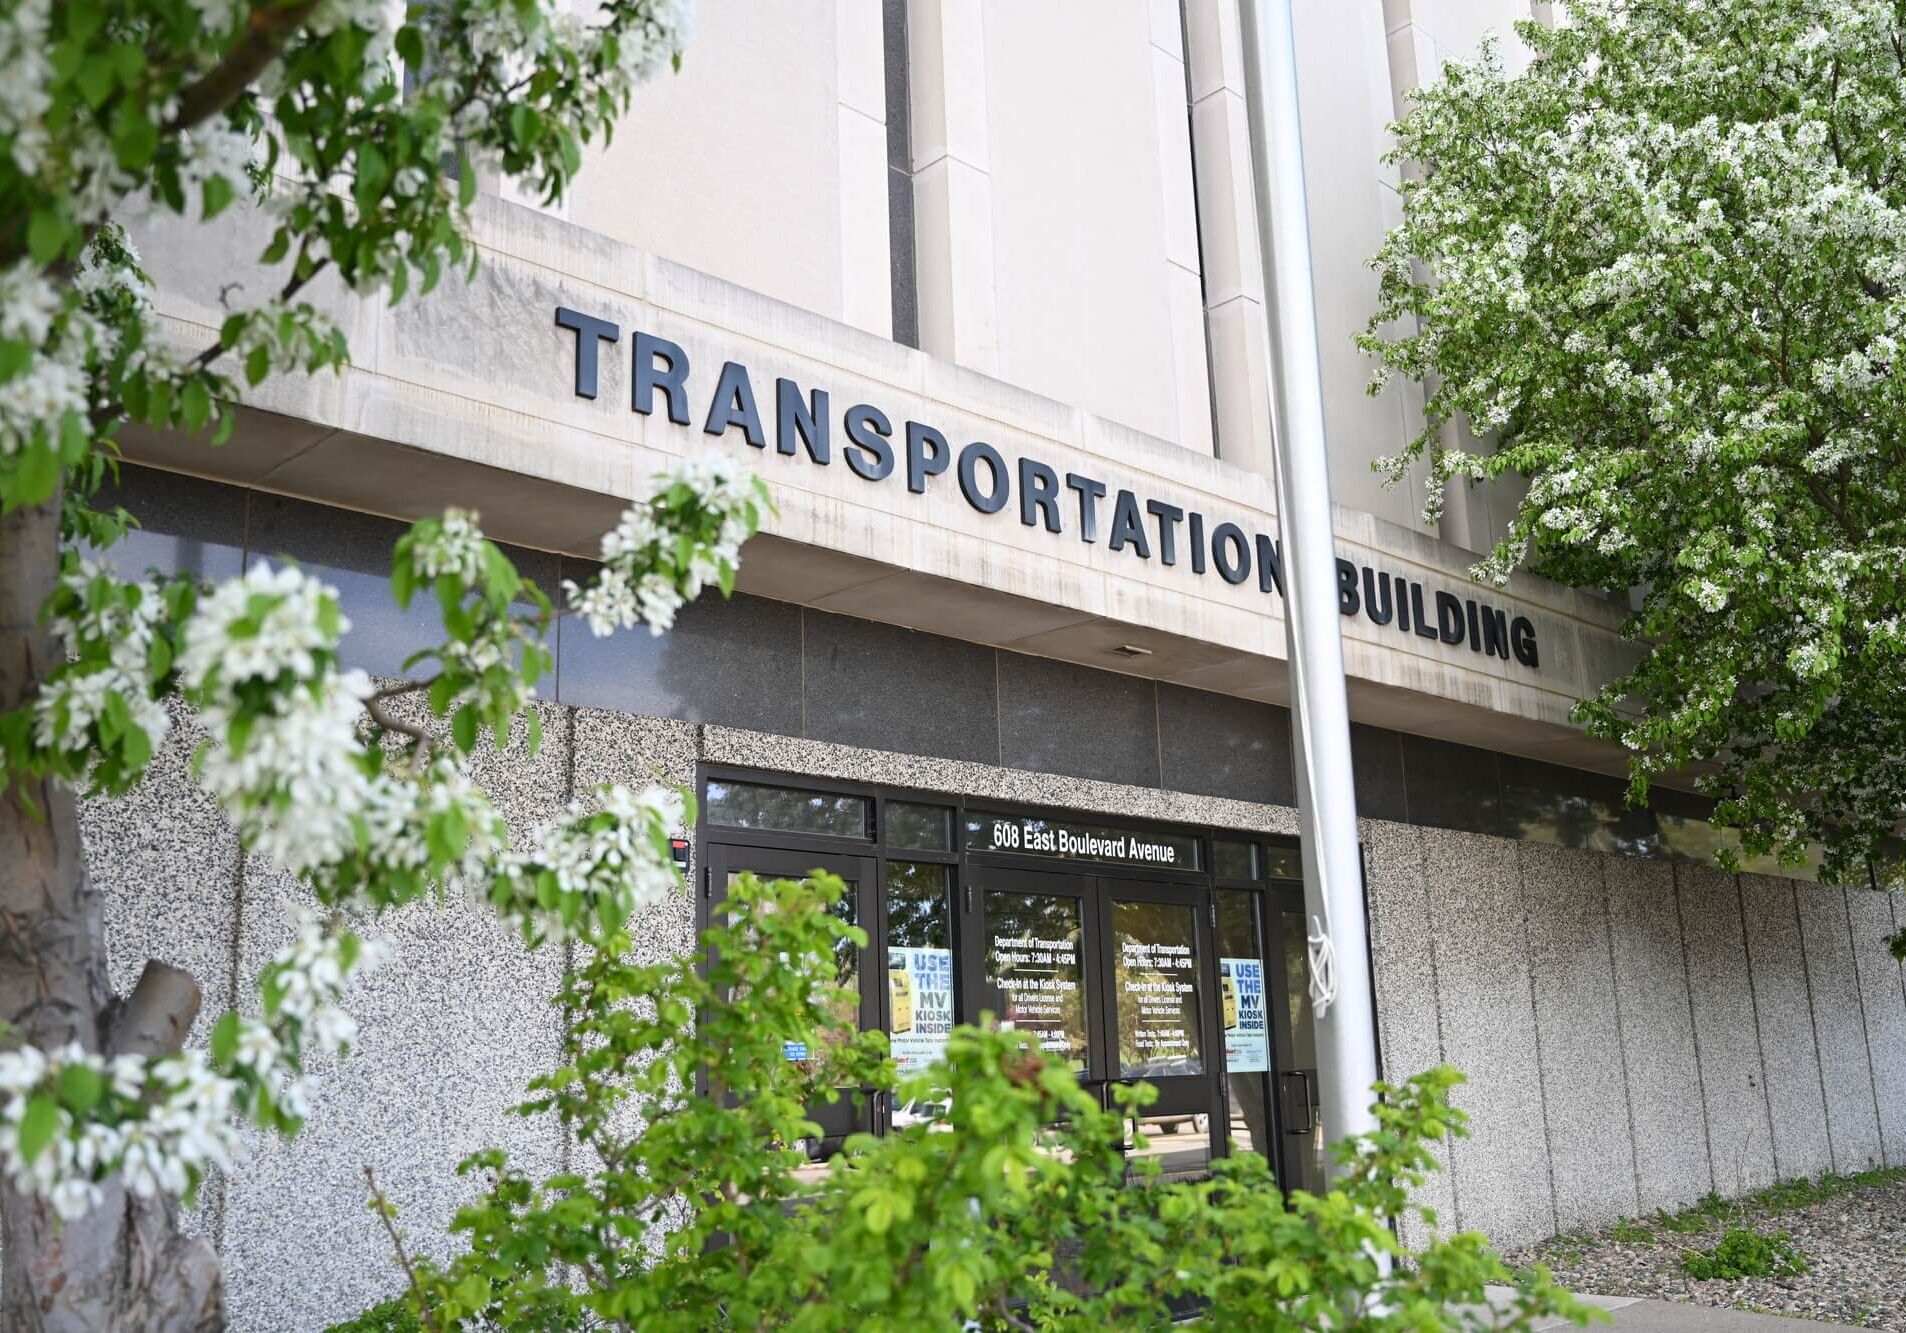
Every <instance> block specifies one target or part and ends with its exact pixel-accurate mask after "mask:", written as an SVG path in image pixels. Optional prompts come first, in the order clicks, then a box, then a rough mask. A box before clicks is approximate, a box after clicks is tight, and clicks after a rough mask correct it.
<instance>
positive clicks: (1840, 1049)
mask: <svg viewBox="0 0 1906 1333" xmlns="http://www.w3.org/2000/svg"><path fill="white" fill-rule="evenodd" d="M1793 890H1794V900H1795V904H1796V905H1797V906H1798V907H1799V909H1800V938H1801V940H1802V942H1803V943H1804V944H1805V946H1806V952H1805V957H1806V964H1807V990H1808V994H1809V996H1810V998H1811V1000H1812V1006H1813V1034H1814V1041H1815V1043H1816V1045H1817V1048H1818V1051H1819V1058H1820V1083H1821V1088H1822V1090H1823V1091H1824V1093H1825V1095H1826V1103H1827V1119H1826V1130H1827V1137H1828V1139H1829V1141H1830V1143H1831V1145H1832V1148H1833V1169H1834V1170H1835V1171H1838V1172H1841V1173H1842V1174H1851V1173H1853V1172H1856V1171H1867V1170H1871V1169H1872V1168H1873V1167H1876V1166H1880V1165H1882V1164H1883V1162H1884V1160H1885V1146H1884V1144H1883V1143H1882V1142H1881V1140H1880V1124H1879V1108H1878V1105H1877V1103H1876V1102H1875V1099H1874V1095H1873V1069H1872V1065H1871V1060H1870V1057H1869V1055H1868V1052H1867V1046H1866V1019H1865V1015H1864V1014H1863V1013H1862V1007H1861V1003H1860V982H1859V975H1858V973H1857V971H1856V970H1855V964H1854V961H1853V934H1852V931H1851V929H1850V927H1849V922H1848V910H1847V898H1848V897H1849V896H1850V892H1849V891H1848V890H1845V889H1838V888H1831V887H1828V886H1826V885H1821V884H1795V885H1794V886H1793ZM1852 892H1860V891H1859V890H1854V891H1852Z"/></svg>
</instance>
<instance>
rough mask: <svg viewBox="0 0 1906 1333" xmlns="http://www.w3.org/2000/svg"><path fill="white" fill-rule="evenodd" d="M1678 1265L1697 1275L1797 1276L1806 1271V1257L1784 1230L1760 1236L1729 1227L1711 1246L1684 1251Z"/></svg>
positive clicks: (1715, 1276)
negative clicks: (1717, 1242)
mask: <svg viewBox="0 0 1906 1333" xmlns="http://www.w3.org/2000/svg"><path fill="white" fill-rule="evenodd" d="M1681 1266H1682V1267H1683V1268H1685V1269H1686V1270H1687V1272H1688V1276H1689V1277H1697V1278H1717V1277H1720V1278H1736V1277H1798V1276H1799V1275H1800V1274H1802V1273H1804V1272H1806V1271H1807V1260H1806V1257H1805V1256H1804V1255H1802V1254H1801V1253H1800V1251H1799V1250H1797V1249H1795V1248H1794V1245H1793V1237H1792V1236H1790V1235H1789V1234H1788V1233H1787V1232H1785V1231H1776V1232H1774V1233H1773V1234H1772V1235H1762V1234H1761V1233H1760V1232H1758V1231H1749V1230H1747V1229H1746V1228H1745V1227H1732V1228H1730V1229H1729V1230H1728V1233H1727V1234H1726V1235H1725V1236H1722V1237H1721V1243H1720V1244H1718V1245H1716V1246H1715V1247H1714V1248H1713V1249H1711V1250H1705V1251H1703V1250H1689V1251H1687V1252H1686V1253H1684V1254H1683V1255H1682V1256H1681Z"/></svg>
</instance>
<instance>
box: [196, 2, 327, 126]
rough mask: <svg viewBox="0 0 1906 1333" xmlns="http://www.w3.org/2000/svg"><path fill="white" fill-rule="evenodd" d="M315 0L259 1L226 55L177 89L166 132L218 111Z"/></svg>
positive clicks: (272, 53) (271, 55)
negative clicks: (289, 0) (175, 105)
mask: <svg viewBox="0 0 1906 1333" xmlns="http://www.w3.org/2000/svg"><path fill="white" fill-rule="evenodd" d="M317 7H318V0H295V3H292V4H288V5H270V4H266V5H260V6H259V7H257V8H256V9H253V10H252V11H251V14H250V16H249V17H247V18H246V20H245V35H244V36H243V37H241V38H239V39H238V43H237V44H236V45H235V46H233V47H232V49H231V50H229V51H227V52H226V53H225V58H224V59H223V60H221V61H219V62H218V64H216V65H214V66H212V68H211V69H209V70H207V71H206V73H205V75H204V77H202V78H200V79H199V81H198V82H197V83H193V84H189V85H187V86H186V87H185V88H184V89H182V90H181V91H180V93H179V109H178V111H177V113H175V114H174V115H173V117H172V120H171V122H170V123H169V124H168V125H167V126H166V130H167V132H168V133H173V134H176V133H178V132H179V131H180V130H189V129H191V128H192V127H193V126H194V125H197V124H199V123H200V122H201V121H204V120H206V119H208V118H210V117H212V116H215V115H217V114H218V113H219V112H221V111H223V110H224V109H225V108H226V107H228V106H230V105H231V104H232V103H233V102H234V101H236V100H237V99H238V95H239V94H240V93H242V92H244V91H245V89H246V88H248V87H250V86H251V81H252V80H253V79H255V78H257V77H258V76H259V75H260V74H262V73H264V72H265V66H267V65H269V64H270V63H271V62H272V61H273V60H276V59H277V58H278V55H279V53H280V52H281V51H283V50H284V49H285V43H287V42H288V41H290V40H291V35H292V34H293V33H294V32H296V31H297V30H298V28H299V27H301V26H302V25H303V23H304V21H305V19H307V18H309V17H310V15H311V11H312V10H314V9H316V8H317Z"/></svg>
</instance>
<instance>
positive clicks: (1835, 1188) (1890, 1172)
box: [1747, 1166, 1906, 1216]
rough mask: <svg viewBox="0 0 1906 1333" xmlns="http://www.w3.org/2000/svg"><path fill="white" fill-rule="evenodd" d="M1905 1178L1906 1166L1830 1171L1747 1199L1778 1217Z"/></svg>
mask: <svg viewBox="0 0 1906 1333" xmlns="http://www.w3.org/2000/svg"><path fill="white" fill-rule="evenodd" d="M1901 1180H1906V1167H1900V1166H1895V1167H1879V1168H1875V1169H1874V1170H1871V1171H1858V1172H1855V1173H1854V1174H1852V1175H1850V1176H1841V1175H1835V1174H1834V1173H1833V1172H1831V1171H1829V1172H1827V1173H1826V1174H1824V1175H1822V1176H1819V1177H1818V1178H1816V1179H1813V1180H1783V1181H1781V1182H1780V1183H1779V1184H1778V1185H1769V1186H1768V1187H1767V1188H1766V1189H1764V1190H1761V1191H1760V1192H1759V1193H1756V1194H1750V1195H1749V1196H1748V1197H1747V1202H1748V1204H1750V1205H1751V1206H1753V1207H1756V1208H1760V1209H1762V1210H1764V1211H1765V1212H1766V1213H1768V1214H1769V1215H1770V1216H1778V1215H1779V1214H1781V1213H1791V1212H1793V1211H1794V1210H1795V1209H1798V1208H1810V1207H1812V1206H1813V1205H1814V1204H1816V1203H1824V1202H1826V1201H1827V1200H1828V1199H1833V1198H1837V1197H1839V1196H1840V1195H1842V1194H1851V1193H1852V1192H1853V1191H1854V1190H1862V1189H1868V1188H1871V1187H1872V1186H1874V1185H1891V1184H1893V1183H1895V1182H1897V1181H1901Z"/></svg>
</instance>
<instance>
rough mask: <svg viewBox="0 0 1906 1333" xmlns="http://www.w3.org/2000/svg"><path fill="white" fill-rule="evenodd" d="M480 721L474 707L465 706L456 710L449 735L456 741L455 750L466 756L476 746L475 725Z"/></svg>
mask: <svg viewBox="0 0 1906 1333" xmlns="http://www.w3.org/2000/svg"><path fill="white" fill-rule="evenodd" d="M479 721H480V719H479V718H478V717H477V711H476V708H475V706H474V705H471V704H465V705H464V706H463V707H461V708H459V709H458V710H457V715H456V717H455V718H453V719H452V720H451V723H450V734H451V736H452V737H453V738H454V739H455V740H456V743H457V748H458V749H459V750H462V751H463V752H464V753H465V754H468V753H469V752H470V751H471V750H472V749H473V748H475V746H476V738H477V724H478V722H479Z"/></svg>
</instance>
